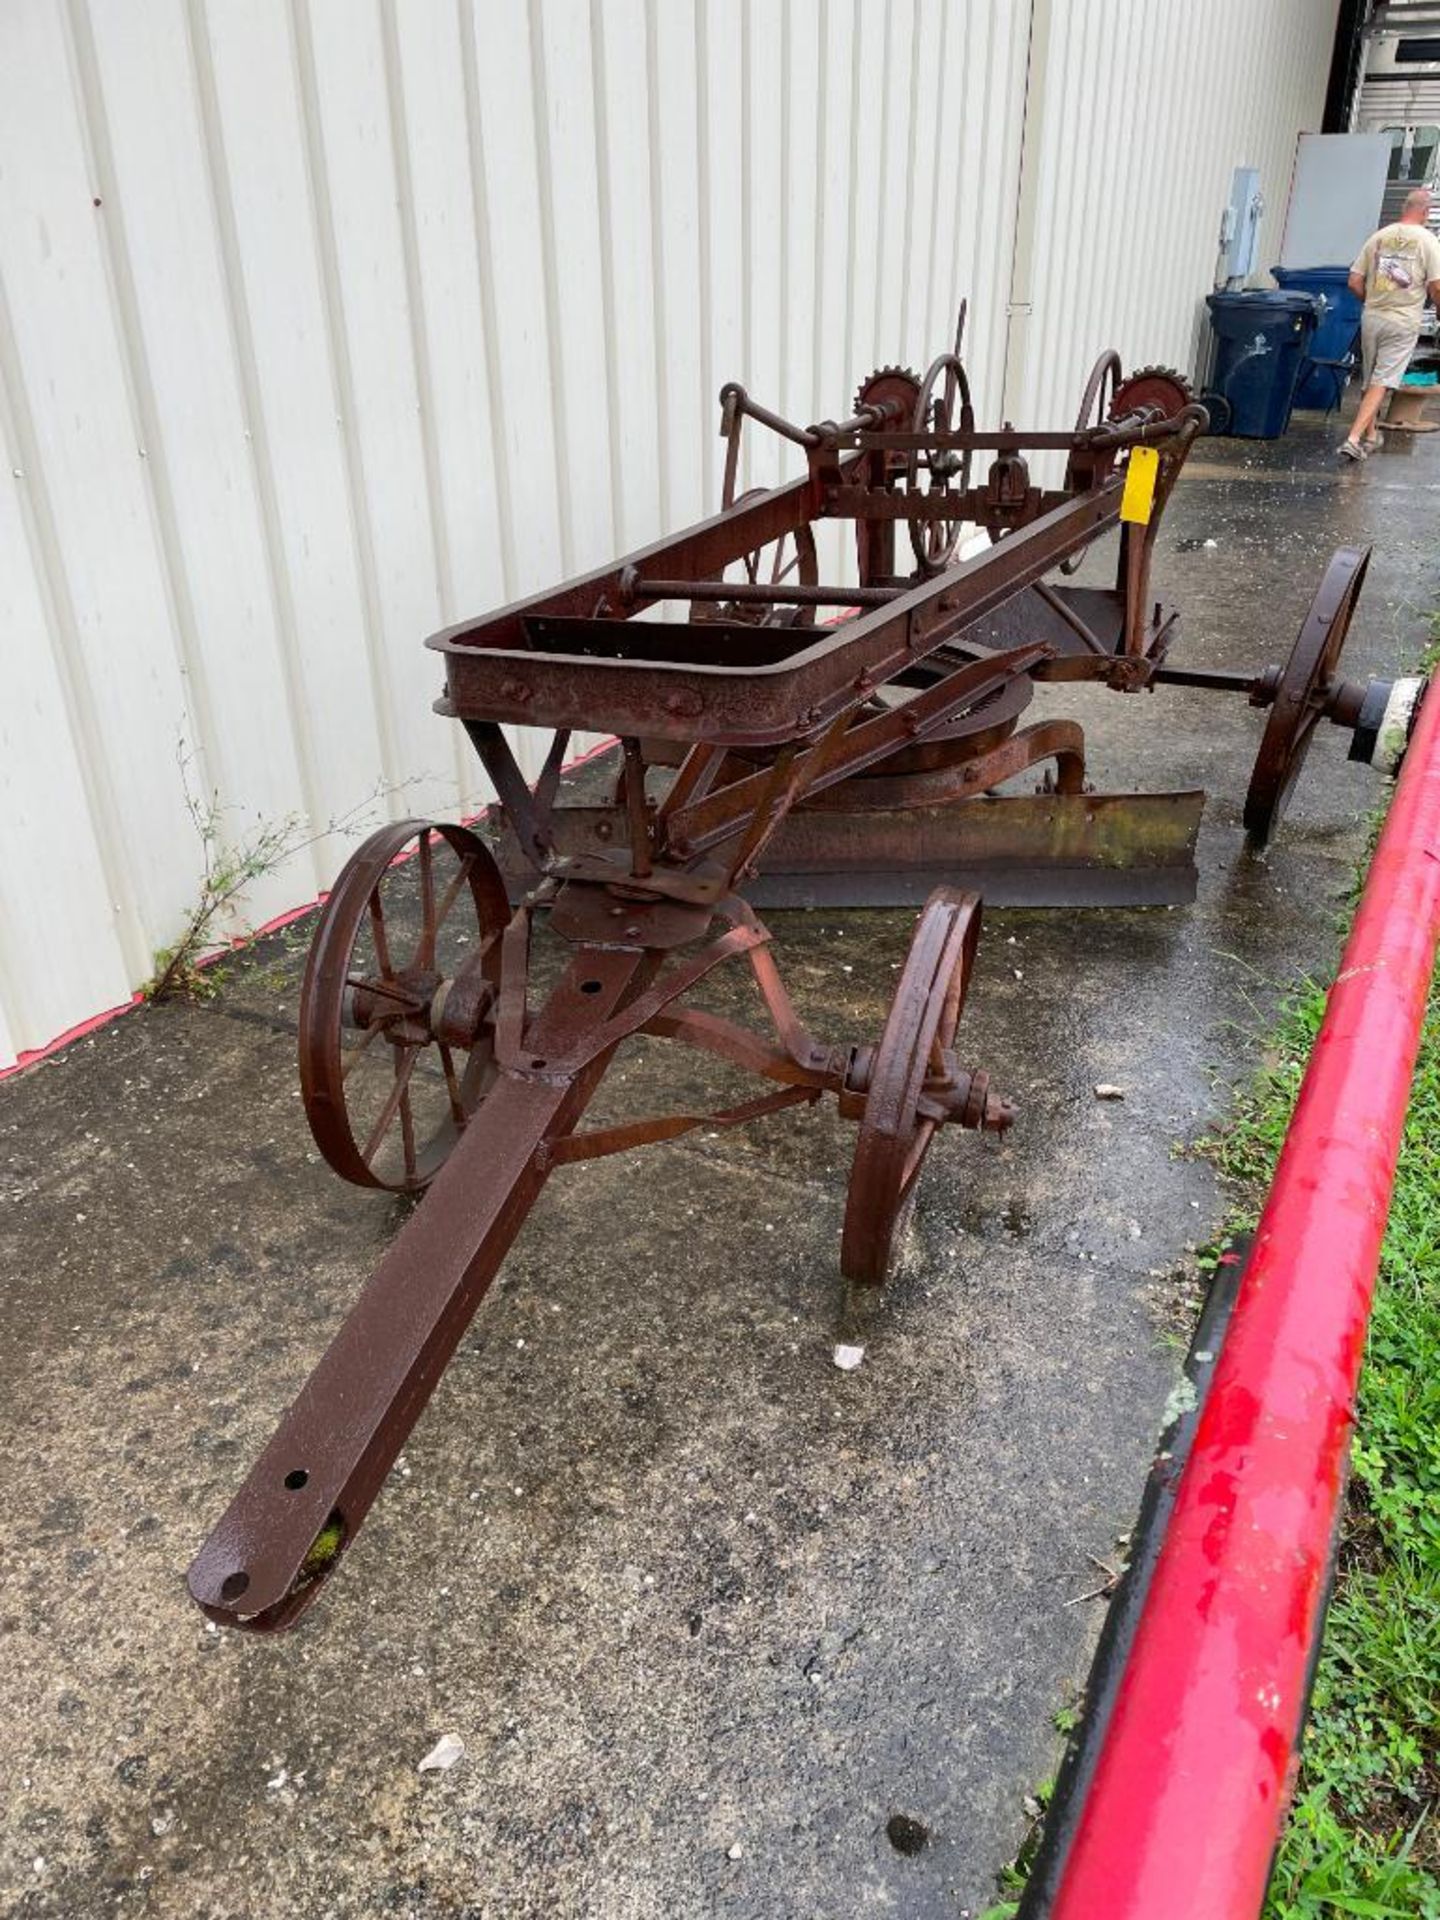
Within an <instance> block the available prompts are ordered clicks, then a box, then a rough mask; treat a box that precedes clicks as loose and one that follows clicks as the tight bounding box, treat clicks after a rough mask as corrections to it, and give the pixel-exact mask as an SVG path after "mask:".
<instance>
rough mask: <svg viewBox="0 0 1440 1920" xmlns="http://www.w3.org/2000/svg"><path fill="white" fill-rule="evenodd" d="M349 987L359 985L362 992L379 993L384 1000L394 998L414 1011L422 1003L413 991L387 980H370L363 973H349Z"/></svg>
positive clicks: (399, 1003)
mask: <svg viewBox="0 0 1440 1920" xmlns="http://www.w3.org/2000/svg"><path fill="white" fill-rule="evenodd" d="M345 984H346V986H347V987H357V988H358V989H359V990H360V991H361V992H362V993H378V994H379V995H380V997H381V999H382V1000H393V1001H394V1002H395V1004H396V1005H397V1006H399V1007H404V1008H407V1009H409V1010H410V1011H412V1012H413V1011H414V1009H415V1008H417V1007H418V1006H419V1005H420V1002H419V1001H418V1000H417V999H416V998H415V995H414V994H413V993H407V992H406V991H405V989H404V988H403V987H392V986H391V985H390V983H389V981H387V980H369V979H367V978H366V977H365V976H364V975H363V974H359V973H347V974H346V976H345Z"/></svg>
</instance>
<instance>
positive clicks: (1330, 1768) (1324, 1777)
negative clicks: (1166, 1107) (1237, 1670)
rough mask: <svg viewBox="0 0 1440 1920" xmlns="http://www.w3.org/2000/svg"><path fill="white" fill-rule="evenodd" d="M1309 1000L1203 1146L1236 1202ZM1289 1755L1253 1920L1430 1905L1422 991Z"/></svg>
mask: <svg viewBox="0 0 1440 1920" xmlns="http://www.w3.org/2000/svg"><path fill="white" fill-rule="evenodd" d="M1324 1010H1325V995H1324V992H1323V991H1322V990H1321V989H1320V988H1318V987H1314V986H1310V985H1307V986H1305V987H1304V988H1303V989H1301V990H1300V991H1298V992H1296V993H1295V994H1294V995H1293V996H1292V998H1291V999H1290V1000H1289V1002H1288V1003H1287V1004H1286V1006H1285V1008H1284V1009H1283V1011H1282V1015H1281V1018H1280V1022H1279V1025H1278V1028H1277V1030H1276V1032H1275V1033H1274V1035H1273V1036H1272V1039H1271V1044H1270V1046H1269V1048H1268V1049H1267V1053H1266V1061H1265V1064H1264V1066H1263V1067H1262V1069H1261V1071H1260V1073H1259V1074H1258V1075H1257V1077H1256V1079H1255V1082H1254V1084H1253V1085H1252V1087H1251V1089H1250V1091H1249V1092H1248V1093H1247V1094H1245V1095H1244V1096H1242V1097H1241V1099H1240V1100H1239V1102H1238V1103H1237V1108H1236V1112H1235V1116H1234V1118H1233V1120H1232V1122H1231V1124H1230V1125H1229V1126H1228V1127H1227V1129H1226V1130H1225V1132H1224V1134H1223V1135H1222V1136H1221V1137H1220V1139H1219V1140H1218V1141H1216V1142H1215V1143H1214V1146H1213V1151H1214V1153H1215V1157H1216V1159H1217V1161H1218V1163H1219V1165H1220V1167H1221V1170H1222V1171H1223V1172H1224V1173H1225V1174H1226V1175H1228V1176H1229V1178H1230V1179H1231V1180H1232V1181H1234V1182H1236V1183H1237V1184H1238V1185H1239V1187H1240V1189H1241V1192H1242V1195H1243V1196H1244V1198H1245V1200H1246V1201H1247V1202H1248V1205H1249V1209H1250V1211H1251V1212H1252V1213H1253V1209H1254V1207H1255V1205H1256V1204H1258V1199H1259V1196H1260V1195H1261V1194H1262V1193H1263V1191H1264V1187H1265V1184H1266V1182H1267V1181H1268V1180H1269V1177H1270V1173H1271V1170H1272V1168H1273V1166H1274V1162H1275V1156H1276V1154H1277V1152H1278V1151H1279V1147H1280V1143H1281V1140H1282V1139H1283V1138H1284V1133H1285V1128H1286V1125H1287V1123H1288V1121H1289V1118H1290V1111H1291V1108H1292V1107H1293V1105H1294V1102H1295V1095H1296V1093H1297V1092H1298V1091H1299V1086H1300V1080H1301V1076H1302V1075H1303V1073H1304V1070H1305V1062H1306V1060H1307V1059H1308V1057H1309V1052H1310V1047H1311V1045H1312V1043H1313V1041H1314V1038H1315V1035H1316V1033H1317V1031H1318V1030H1319V1026H1320V1020H1321V1017H1322V1015H1323V1014H1324ZM1352 1468H1353V1477H1352V1480H1351V1486H1350V1497H1349V1501H1348V1503H1347V1508H1346V1515H1345V1521H1344V1531H1343V1535H1342V1541H1341V1550H1340V1561H1339V1570H1338V1575H1337V1580H1336V1587H1335V1595H1334V1599H1333V1600H1332V1602H1331V1606H1330V1613H1329V1618H1328V1621H1327V1623H1326V1629H1325V1641H1324V1645H1323V1648H1322V1651H1321V1656H1320V1664H1319V1669H1318V1671H1317V1674H1316V1679H1315V1692H1314V1698H1313V1702H1312V1707H1311V1715H1310V1722H1309V1726H1308V1729H1307V1731H1306V1736H1305V1746H1304V1757H1303V1766H1302V1770H1301V1776H1300V1783H1299V1788H1298V1790H1297V1793H1296V1798H1295V1805H1294V1808H1293V1811H1292V1813H1291V1817H1290V1822H1289V1825H1288V1827H1287V1829H1286V1833H1285V1837H1284V1840H1283V1842H1282V1845H1281V1849H1280V1855H1279V1859H1278V1861H1277V1863H1276V1868H1275V1876H1274V1880H1273V1882H1272V1886H1271V1893H1270V1900H1269V1903H1268V1905H1267V1907H1266V1920H1329V1917H1330V1916H1337V1917H1338V1916H1346V1915H1356V1916H1366V1920H1390V1916H1394V1917H1395V1920H1402V1917H1403V1920H1440V1835H1437V1828H1436V1824H1435V1821H1434V1819H1433V1817H1432V1814H1433V1810H1434V1807H1435V1803H1436V1800H1437V1798H1440V1759H1437V1745H1436V1736H1435V1724H1436V1702H1437V1700H1440V995H1437V994H1436V993H1435V991H1434V990H1433V989H1432V993H1431V998H1430V1004H1429V1009H1428V1012H1427V1017H1426V1023H1425V1032H1424V1038H1423V1042H1422V1046H1421V1052H1420V1059H1419V1064H1418V1066H1417V1069H1416V1075H1415V1084H1414V1090H1413V1093H1412V1096H1411V1102H1410V1111H1409V1115H1408V1118H1407V1121H1406V1126H1405V1139H1404V1145H1403V1148H1402V1150H1401V1156H1400V1165H1399V1170H1398V1174H1397V1178H1396V1184H1395V1195H1394V1200H1393V1203H1392V1206H1391V1211H1390V1224H1389V1229H1388V1231H1387V1233H1386V1237H1385V1247H1384V1252H1383V1254H1382V1256H1381V1264H1380V1282H1379V1286H1378V1288H1377V1290H1376V1296H1375V1308H1374V1313H1373V1315H1372V1318H1371V1323H1370V1337H1369V1344H1368V1347H1367V1350H1366V1361H1365V1370H1364V1372H1363V1374H1362V1376H1361V1383H1360V1406H1359V1420H1358V1425H1357V1429H1356V1435H1355V1442H1354V1447H1353V1451H1352Z"/></svg>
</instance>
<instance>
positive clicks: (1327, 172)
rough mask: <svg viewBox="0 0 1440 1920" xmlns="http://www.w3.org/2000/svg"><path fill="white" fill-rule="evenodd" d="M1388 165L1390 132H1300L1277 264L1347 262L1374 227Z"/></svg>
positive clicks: (1318, 264) (1340, 263)
mask: <svg viewBox="0 0 1440 1920" xmlns="http://www.w3.org/2000/svg"><path fill="white" fill-rule="evenodd" d="M1389 165H1390V136H1389V135H1388V134H1385V133H1306V134H1302V135H1301V137H1300V151H1299V153H1298V154H1297V155H1296V160H1295V179H1294V183H1293V185H1292V187H1291V192H1290V201H1289V205H1288V207H1287V209H1286V214H1285V241H1284V245H1283V246H1282V247H1281V249H1280V264H1281V265H1282V266H1286V267H1348V266H1349V265H1350V262H1351V261H1352V260H1353V259H1354V258H1355V256H1356V254H1358V253H1359V251H1360V249H1361V247H1363V246H1364V244H1365V242H1366V241H1367V240H1368V239H1369V237H1370V235H1371V233H1373V232H1374V229H1375V219H1376V209H1377V208H1378V207H1379V205H1380V202H1381V200H1382V198H1383V197H1384V193H1385V175H1386V171H1387V169H1388V168H1389ZM1272 231H1273V228H1272Z"/></svg>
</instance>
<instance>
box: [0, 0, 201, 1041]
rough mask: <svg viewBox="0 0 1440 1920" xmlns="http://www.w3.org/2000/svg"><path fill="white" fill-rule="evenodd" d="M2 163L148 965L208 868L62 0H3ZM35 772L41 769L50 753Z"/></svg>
mask: <svg viewBox="0 0 1440 1920" xmlns="http://www.w3.org/2000/svg"><path fill="white" fill-rule="evenodd" d="M0 177H3V180H4V186H5V190H4V192H3V193H0V290H3V295H4V304H5V306H6V307H8V312H9V325H8V326H7V325H5V324H4V322H3V320H0V357H3V362H4V366H3V373H4V377H5V381H6V385H7V387H8V388H9V389H10V405H11V408H12V412H13V416H14V417H15V419H16V421H17V427H18V434H19V448H20V452H21V455H22V460H23V464H24V468H25V472H26V475H27V478H28V482H29V485H30V488H31V491H32V494H33V496H34V498H35V500H36V503H37V512H38V513H39V516H40V518H41V522H42V526H43V544H44V557H43V564H44V565H45V567H46V569H47V571H48V572H49V575H50V584H51V588H52V592H53V597H54V599H55V603H56V606H57V619H58V623H59V625H60V628H61V638H60V644H61V646H62V647H63V648H64V649H65V651H66V654H67V658H68V671H69V687H70V692H71V698H72V700H73V702H74V713H75V719H76V731H77V733H78V735H79V740H78V750H79V752H80V753H81V754H82V755H83V759H84V772H85V777H86V780H87V783H88V785H89V789H90V793H91V801H92V805H93V806H94V808H95V810H96V820H97V826H98V831H99V833H100V835H101V836H102V839H101V844H102V847H103V850H104V855H105V865H106V870H107V881H108V885H109V888H110V889H111V898H112V899H113V900H115V901H117V902H118V903H119V905H120V908H121V912H120V916H119V925H120V933H121V938H122V939H123V940H124V941H125V952H126V960H127V964H128V966H129V967H130V968H131V970H132V977H133V978H135V979H136V980H137V982H138V981H139V980H141V979H143V978H144V977H145V975H146V974H147V973H148V971H149V964H150V950H151V948H152V947H156V946H159V945H161V944H163V942H164V939H165V937H166V931H167V930H169V932H171V933H172V934H173V931H174V929H175V928H176V927H177V926H178V925H179V923H180V919H181V916H183V914H184V912H185V910H186V908H187V906H188V905H189V903H190V902H191V901H192V900H193V898H194V894H195V888H196V885H197V882H198V875H199V869H200V848H199V846H198V844H197V843H195V842H194V840H193V836H191V835H190V834H189V822H188V820H187V818H186V814H185V807H184V792H183V788H182V784H181V780H180V776H179V770H178V767H177V764H176V757H177V753H178V752H179V750H180V747H181V743H182V741H187V742H189V743H190V745H191V746H192V747H193V745H194V744H195V736H196V729H195V724H194V716H193V714H192V712H191V710H190V707H189V704H188V701H187V696H186V688H185V680H184V676H183V674H182V671H181V664H180V660H179V657H178V653H177V637H176V631H175V625H174V618H173V610H172V608H171V605H170V602H169V599H168V596H167V593H166V588H165V580H164V575H163V572H162V569H161V564H160V559H159V553H158V548H157V542H156V530H155V521H154V515H153V511H152V502H151V497H150V490H149V484H148V480H147V476H146V472H145V461H146V457H147V453H146V449H145V447H144V444H143V442H142V441H141V438H140V435H139V432H138V430H137V421H136V417H135V413H134V410H133V406H132V397H131V395H130V392H129V389H128V385H127V381H126V373H125V364H124V359H123V355H122V351H121V347H120V343H119V339H118V327H119V317H118V315H117V314H116V312H115V308H114V303H113V298H112V290H111V284H110V280H109V277H108V274H107V271H106V262H105V252H104V246H103V241H102V229H103V226H104V223H105V221H106V220H107V219H108V218H110V217H111V212H110V210H107V209H106V208H105V207H104V205H103V204H99V203H101V202H103V196H102V195H100V194H98V192H97V191H96V182H95V179H94V176H93V174H92V172H91V168H90V165H89V162H88V160H87V157H86V153H85V147H84V142H83V133H82V128H81V124H80V121H79V118H78V112H77V102H76V97H75V93H74V89H73V84H72V65H71V58H70V53H69V49H68V47H67V44H66V38H65V30H64V21H63V16H62V14H61V12H60V10H59V9H58V8H57V7H55V6H54V5H53V4H51V0H12V4H9V5H7V6H5V7H4V8H3V9H0ZM33 776H34V778H35V779H37V780H38V781H40V783H41V785H42V787H43V785H44V783H45V778H46V769H45V763H44V761H43V760H38V759H37V760H36V761H35V763H34V765H33ZM200 777H201V779H202V781H203V779H204V777H205V776H204V773H203V771H202V773H201V776H200ZM79 917H82V918H83V917H84V915H83V910H81V913H80V916H79ZM103 997H104V996H103V993H98V992H97V995H96V1002H98V1001H99V1000H100V999H102V998H103ZM94 1004H95V1002H92V1004H91V1006H89V1007H86V1006H80V1007H77V1008H76V1009H75V1018H76V1019H79V1018H81V1017H82V1016H83V1015H84V1014H85V1013H86V1012H88V1011H91V1010H93V1005H94ZM67 1024H68V1023H67ZM45 1037H47V1036H45V1035H44V1034H38V1035H36V1034H30V1035H27V1034H24V1033H22V1034H21V1036H20V1041H21V1045H22V1046H23V1045H27V1044H33V1043H34V1042H35V1041H36V1040H39V1039H43V1038H45Z"/></svg>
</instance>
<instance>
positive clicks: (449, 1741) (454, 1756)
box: [416, 1733, 465, 1773]
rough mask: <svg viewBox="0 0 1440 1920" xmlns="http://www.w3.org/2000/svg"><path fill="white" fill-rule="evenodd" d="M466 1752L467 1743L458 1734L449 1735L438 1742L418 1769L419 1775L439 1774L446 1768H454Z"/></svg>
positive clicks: (445, 1735) (443, 1736)
mask: <svg viewBox="0 0 1440 1920" xmlns="http://www.w3.org/2000/svg"><path fill="white" fill-rule="evenodd" d="M464 1751H465V1742H464V1741H463V1740H462V1739H461V1738H460V1736H459V1734H457V1733H447V1734H444V1735H442V1737H441V1738H440V1739H439V1740H437V1741H436V1742H435V1744H434V1746H433V1747H432V1748H431V1749H430V1751H429V1753H427V1754H426V1756H425V1758H424V1759H423V1760H422V1761H421V1762H420V1765H419V1766H418V1768H417V1769H416V1771H417V1772H418V1773H439V1772H442V1771H443V1770H444V1769H445V1768H446V1767H453V1766H454V1764H455V1762H456V1761H457V1760H458V1759H459V1758H460V1756H461V1754H462V1753H464Z"/></svg>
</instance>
